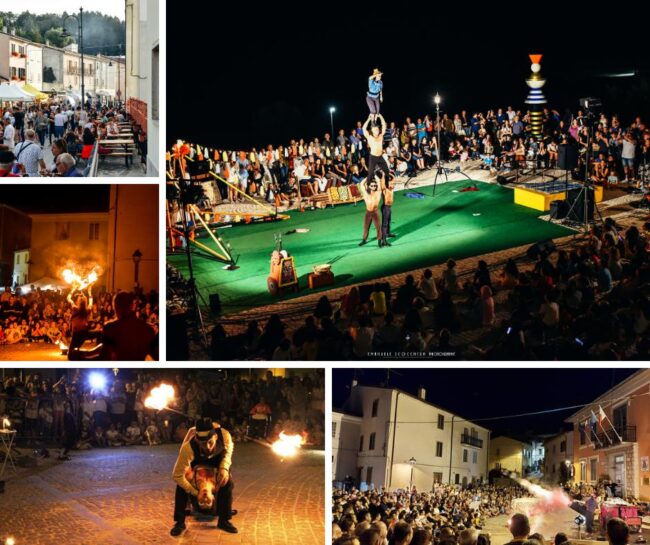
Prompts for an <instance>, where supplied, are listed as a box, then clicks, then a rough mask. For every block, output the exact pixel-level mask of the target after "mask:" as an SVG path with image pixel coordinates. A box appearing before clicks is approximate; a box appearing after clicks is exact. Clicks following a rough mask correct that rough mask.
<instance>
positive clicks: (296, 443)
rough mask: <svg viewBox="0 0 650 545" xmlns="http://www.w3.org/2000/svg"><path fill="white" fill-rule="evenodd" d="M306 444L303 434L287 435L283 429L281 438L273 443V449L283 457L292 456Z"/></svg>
mask: <svg viewBox="0 0 650 545" xmlns="http://www.w3.org/2000/svg"><path fill="white" fill-rule="evenodd" d="M304 444H305V439H304V437H303V436H302V435H287V434H286V433H284V432H283V431H282V432H280V438H279V439H278V440H277V441H275V442H274V443H273V444H272V445H271V449H272V450H273V452H275V453H276V454H279V455H280V456H282V457H283V458H292V457H294V456H295V455H296V454H298V451H299V450H300V447H301V446H302V445H304Z"/></svg>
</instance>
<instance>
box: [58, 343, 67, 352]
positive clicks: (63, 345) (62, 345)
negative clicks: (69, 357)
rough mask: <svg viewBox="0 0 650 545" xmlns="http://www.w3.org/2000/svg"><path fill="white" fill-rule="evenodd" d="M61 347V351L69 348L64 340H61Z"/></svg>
mask: <svg viewBox="0 0 650 545" xmlns="http://www.w3.org/2000/svg"><path fill="white" fill-rule="evenodd" d="M59 348H60V349H61V351H63V350H67V349H68V346H67V345H66V344H65V343H64V342H63V341H59Z"/></svg>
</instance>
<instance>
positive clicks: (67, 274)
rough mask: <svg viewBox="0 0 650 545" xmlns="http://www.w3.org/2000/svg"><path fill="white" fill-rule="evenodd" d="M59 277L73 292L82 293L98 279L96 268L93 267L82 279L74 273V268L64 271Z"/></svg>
mask: <svg viewBox="0 0 650 545" xmlns="http://www.w3.org/2000/svg"><path fill="white" fill-rule="evenodd" d="M61 276H62V277H63V280H64V281H65V283H66V284H70V285H71V286H72V289H73V291H74V290H79V291H83V290H85V289H86V288H89V287H90V286H92V285H93V284H94V283H95V282H97V279H98V278H99V275H98V273H97V267H93V269H92V270H91V271H90V272H89V273H88V276H86V277H85V278H82V276H81V275H80V274H79V273H77V272H76V271H75V269H74V267H73V268H72V269H65V270H64V271H63V273H62V274H61Z"/></svg>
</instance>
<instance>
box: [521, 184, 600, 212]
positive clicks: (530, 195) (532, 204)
mask: <svg viewBox="0 0 650 545" xmlns="http://www.w3.org/2000/svg"><path fill="white" fill-rule="evenodd" d="M594 190H595V194H596V202H597V203H599V202H601V201H602V200H603V188H602V187H601V186H598V185H597V186H594ZM565 199H566V192H565V191H560V192H559V193H546V192H544V191H537V190H536V189H530V188H528V187H515V204H520V205H521V206H527V207H528V208H533V209H535V210H539V211H540V212H548V211H549V210H550V209H551V202H553V201H563V200H565Z"/></svg>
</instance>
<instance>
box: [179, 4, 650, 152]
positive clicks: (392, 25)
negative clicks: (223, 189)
mask: <svg viewBox="0 0 650 545" xmlns="http://www.w3.org/2000/svg"><path fill="white" fill-rule="evenodd" d="M535 9H538V10H539V14H538V15H537V16H535V15H534V10H535ZM635 13H637V14H639V13H640V12H637V9H636V8H634V7H632V6H630V7H629V9H623V8H622V7H620V6H615V5H611V6H609V7H608V8H604V9H596V8H594V7H593V6H589V7H588V6H586V5H585V4H581V3H572V2H567V1H563V2H557V1H553V0H551V1H549V2H543V3H530V4H522V3H520V2H519V3H508V2H498V3H494V2H487V3H482V5H480V6H479V5H477V4H476V3H466V2H465V3H464V2H417V3H416V2H409V1H406V2H398V3H393V4H390V3H389V4H385V3H378V2H367V1H364V2H345V3H343V2H336V1H328V2H320V3H313V4H305V3H304V2H301V3H294V2H291V1H288V2H282V3H280V4H278V3H266V4H263V5H262V4H258V3H255V4H250V3H249V4H242V3H241V2H220V3H211V4H209V3H206V4H184V3H182V2H169V3H168V4H167V24H168V30H167V36H168V38H169V43H170V47H169V50H168V66H169V71H168V74H169V77H168V95H167V96H168V101H167V103H168V112H169V114H168V142H173V141H175V140H176V139H177V138H182V139H185V140H189V141H192V142H199V143H201V144H203V145H206V146H215V147H221V146H223V147H237V148H245V147H246V148H250V147H252V146H257V147H260V146H262V145H264V146H265V145H267V144H269V143H272V144H280V143H287V142H288V141H289V139H291V138H306V139H311V138H312V137H314V136H319V137H322V134H323V133H324V132H325V131H329V126H330V119H329V107H330V106H331V105H332V106H335V107H336V108H337V112H336V114H335V120H334V121H335V129H336V128H345V129H346V133H348V132H349V130H350V129H351V128H352V127H353V126H354V124H355V122H356V121H357V120H359V119H365V117H366V116H367V107H366V103H365V91H366V87H367V77H368V75H369V74H370V72H371V71H372V69H373V68H374V67H379V68H380V69H381V70H382V71H383V72H384V82H385V86H384V104H383V105H382V111H383V112H384V113H385V114H386V115H387V119H388V120H389V121H390V120H391V119H395V120H403V118H404V117H405V116H406V115H411V116H416V117H417V116H420V115H424V114H425V113H427V112H430V113H432V112H433V107H432V97H433V95H434V94H435V92H436V91H439V92H440V94H441V96H442V98H443V104H442V107H443V110H445V109H447V110H448V111H449V112H451V113H454V112H458V111H460V110H461V109H463V108H466V109H468V110H470V111H471V110H474V109H480V110H483V111H485V110H486V109H487V108H498V107H500V106H503V107H506V106H508V105H512V106H513V107H515V108H523V107H524V103H523V102H524V100H525V98H526V95H527V93H528V88H527V86H526V84H525V81H524V80H525V79H526V78H527V77H528V76H529V74H530V61H529V59H528V54H529V53H542V54H544V58H543V60H542V74H543V75H545V76H546V77H547V79H548V82H547V84H546V87H545V88H544V92H545V94H546V96H547V98H548V99H549V106H551V107H554V108H557V109H558V110H559V111H561V112H562V111H563V110H564V108H566V107H567V106H569V107H571V108H573V109H577V101H578V99H579V98H580V97H584V96H597V97H600V98H602V99H603V102H604V104H605V107H606V109H607V110H608V111H610V112H618V113H620V114H621V115H622V116H623V119H624V121H625V120H626V119H629V116H631V115H633V114H637V113H640V114H645V115H647V114H648V110H649V109H650V108H649V106H648V101H647V96H648V92H649V89H650V81H649V79H648V74H649V72H648V70H647V69H648V63H649V62H650V61H649V59H650V57H648V55H647V44H646V43H645V40H646V33H645V31H644V26H643V24H642V23H641V22H637V21H636V20H635V16H636V15H635ZM634 70H636V71H638V72H639V74H640V75H637V76H636V77H628V78H603V77H600V76H601V75H602V74H605V73H607V74H611V73H622V72H629V71H634Z"/></svg>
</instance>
